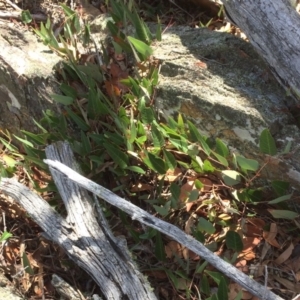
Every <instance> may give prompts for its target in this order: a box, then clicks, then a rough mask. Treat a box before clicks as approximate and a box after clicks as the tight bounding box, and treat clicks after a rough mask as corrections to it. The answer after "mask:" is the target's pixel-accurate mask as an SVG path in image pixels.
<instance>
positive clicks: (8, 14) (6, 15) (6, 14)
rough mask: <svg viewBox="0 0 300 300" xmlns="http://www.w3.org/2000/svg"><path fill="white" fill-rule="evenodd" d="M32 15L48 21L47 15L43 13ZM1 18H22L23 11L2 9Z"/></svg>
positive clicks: (37, 18) (35, 18) (36, 18)
mask: <svg viewBox="0 0 300 300" xmlns="http://www.w3.org/2000/svg"><path fill="white" fill-rule="evenodd" d="M31 17H32V19H34V20H36V21H47V16H45V15H43V14H32V15H31ZM0 18H3V19H10V18H12V19H18V20H22V15H21V12H16V11H0Z"/></svg>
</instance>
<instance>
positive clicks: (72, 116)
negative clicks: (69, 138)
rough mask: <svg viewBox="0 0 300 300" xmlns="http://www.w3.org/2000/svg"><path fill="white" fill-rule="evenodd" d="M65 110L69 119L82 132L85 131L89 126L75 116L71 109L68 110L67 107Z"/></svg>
mask: <svg viewBox="0 0 300 300" xmlns="http://www.w3.org/2000/svg"><path fill="white" fill-rule="evenodd" d="M65 110H66V111H67V113H68V116H70V118H71V119H72V120H73V121H74V122H75V123H76V124H77V126H78V127H79V128H80V129H81V130H83V131H87V130H88V129H89V128H90V126H89V125H88V124H86V122H85V121H84V120H83V119H82V118H81V117H80V116H78V115H77V114H75V113H74V112H73V111H72V110H71V109H69V108H68V107H67V106H66V107H65Z"/></svg>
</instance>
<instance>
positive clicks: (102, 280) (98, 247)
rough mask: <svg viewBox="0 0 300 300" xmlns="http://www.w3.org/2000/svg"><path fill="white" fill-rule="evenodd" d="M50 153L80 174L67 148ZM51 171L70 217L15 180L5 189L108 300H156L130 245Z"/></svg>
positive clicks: (55, 147)
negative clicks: (133, 256)
mask: <svg viewBox="0 0 300 300" xmlns="http://www.w3.org/2000/svg"><path fill="white" fill-rule="evenodd" d="M46 154H47V157H48V158H51V159H55V160H60V161H63V162H64V163H65V164H67V165H69V166H70V167H72V168H73V169H75V170H78V166H77V164H76V161H75V159H74V156H73V153H72V151H71V149H70V147H69V146H68V145H67V144H65V143H56V144H55V145H50V146H48V147H47V149H46ZM51 173H52V176H53V179H54V182H55V184H56V186H57V188H58V191H59V193H60V195H61V197H62V200H63V202H64V205H65V207H66V210H67V213H68V214H67V218H66V219H64V218H62V217H61V216H60V215H59V214H58V213H57V212H55V210H54V209H52V208H51V207H50V205H49V204H48V203H47V202H46V201H45V200H44V199H42V198H41V197H39V196H38V195H37V194H35V193H33V192H32V191H30V190H29V189H28V188H27V187H25V186H24V185H22V184H20V183H18V182H17V181H16V180H15V179H8V178H2V180H1V182H0V188H1V190H2V191H3V192H4V193H5V194H8V195H9V196H11V197H12V198H13V199H15V200H16V202H18V203H19V204H20V205H21V206H22V207H23V208H24V209H26V211H27V213H28V214H29V215H30V217H31V218H32V219H33V220H34V221H35V222H36V223H37V224H38V225H39V226H40V227H41V228H42V229H43V230H44V231H45V233H46V237H47V238H48V239H50V240H52V241H53V242H55V243H57V244H58V245H60V246H61V247H62V248H63V249H64V250H65V251H66V253H67V254H68V256H69V257H70V258H71V259H72V260H73V261H74V262H75V263H76V264H77V265H78V266H79V267H81V268H82V269H84V270H85V271H86V272H87V273H88V274H90V276H91V277H92V278H93V279H94V280H95V282H96V283H97V285H98V286H99V287H100V289H101V291H102V293H103V295H104V296H105V298H106V299H112V300H121V299H130V300H141V299H143V300H156V299H157V298H156V297H155V295H154V293H153V292H152V289H151V288H150V285H149V284H148V282H147V280H146V279H145V278H144V277H143V275H142V274H141V273H140V272H139V271H138V269H137V267H136V266H135V264H134V261H133V260H132V258H131V256H130V254H129V253H128V249H127V247H126V246H124V243H121V242H119V240H118V239H117V238H115V237H114V236H113V234H112V233H111V231H110V229H109V226H108V224H107V222H106V220H105V218H104V216H103V214H102V211H101V209H97V203H95V201H94V200H93V199H91V198H90V196H89V194H88V192H87V190H86V189H83V188H80V187H79V186H78V185H77V184H76V183H74V182H72V181H71V180H69V179H68V178H67V177H66V176H65V175H64V174H62V173H61V172H58V171H56V170H55V169H52V170H51Z"/></svg>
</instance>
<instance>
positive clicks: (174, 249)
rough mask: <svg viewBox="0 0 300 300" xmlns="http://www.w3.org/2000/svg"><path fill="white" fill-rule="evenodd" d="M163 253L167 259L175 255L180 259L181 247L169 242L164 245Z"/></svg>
mask: <svg viewBox="0 0 300 300" xmlns="http://www.w3.org/2000/svg"><path fill="white" fill-rule="evenodd" d="M165 252H166V256H167V258H172V257H173V256H174V255H175V254H176V256H179V257H182V246H181V245H180V244H179V243H177V242H175V241H170V242H169V243H168V244H167V245H165Z"/></svg>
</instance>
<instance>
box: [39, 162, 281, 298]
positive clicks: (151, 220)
mask: <svg viewBox="0 0 300 300" xmlns="http://www.w3.org/2000/svg"><path fill="white" fill-rule="evenodd" d="M44 162H45V163H46V164H48V165H49V166H50V167H52V168H54V169H55V170H57V171H59V172H61V173H63V174H65V175H66V176H67V177H68V178H69V179H71V180H72V181H74V182H76V183H77V184H78V185H80V186H81V187H83V188H85V189H87V190H89V191H90V192H92V193H94V194H95V195H97V196H99V197H101V198H102V199H103V200H105V201H106V202H108V203H110V204H111V205H114V206H116V207H118V208H119V209H121V210H123V211H124V212H126V213H127V214H129V215H130V216H131V218H132V219H133V220H138V221H139V222H141V223H143V224H145V225H147V226H149V227H152V228H154V229H156V230H158V231H160V232H162V233H164V234H166V235H168V236H169V237H171V238H172V239H174V240H175V241H177V242H178V243H180V244H182V245H184V246H186V247H187V248H188V249H190V250H192V251H193V252H194V253H196V254H198V255H199V256H201V257H202V258H203V259H205V260H206V261H208V262H209V263H210V264H211V265H212V266H214V267H215V268H216V269H218V270H219V271H221V272H222V273H223V274H225V275H226V276H228V277H229V278H231V279H233V280H234V281H235V282H237V283H238V284H240V285H241V286H242V287H244V288H245V289H246V290H247V291H249V292H250V293H251V294H252V295H255V296H257V297H258V298H260V299H261V297H262V296H264V298H263V299H264V300H283V299H282V298H281V297H279V296H277V295H276V294H274V293H273V292H271V291H269V290H268V289H266V288H265V287H264V286H262V285H261V284H259V283H258V282H256V281H254V280H253V279H251V278H250V277H249V276H247V275H246V274H244V273H242V272H241V271H239V270H238V269H237V268H235V267H234V266H232V265H231V264H229V263H227V262H226V261H224V260H223V259H221V258H220V257H218V256H217V255H215V254H214V253H213V252H211V251H210V250H208V249H207V248H206V247H205V246H204V245H203V244H202V243H200V242H198V241H197V240H195V239H194V238H193V237H191V236H189V235H187V234H185V233H184V232H183V231H182V230H180V229H178V228H177V227H176V226H174V225H172V224H169V223H167V222H165V221H162V220H160V219H158V218H156V217H154V216H152V215H151V214H149V213H147V212H145V211H144V210H142V209H141V208H139V207H138V206H136V205H134V204H132V203H130V202H128V201H126V200H124V199H122V198H121V197H119V196H117V195H116V194H114V193H113V192H111V191H110V190H108V189H106V188H104V187H102V186H100V185H98V184H96V183H95V182H93V181H91V180H89V179H87V178H85V177H83V176H81V175H80V174H78V173H77V172H75V171H73V170H72V169H71V168H69V167H67V166H65V165H64V164H62V163H60V162H58V161H52V160H49V159H45V160H44Z"/></svg>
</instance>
